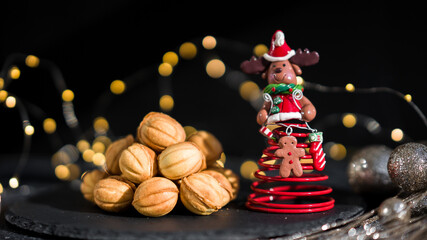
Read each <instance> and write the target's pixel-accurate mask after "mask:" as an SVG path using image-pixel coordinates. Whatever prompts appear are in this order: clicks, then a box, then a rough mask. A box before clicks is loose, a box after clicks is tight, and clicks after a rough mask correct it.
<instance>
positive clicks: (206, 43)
mask: <svg viewBox="0 0 427 240" xmlns="http://www.w3.org/2000/svg"><path fill="white" fill-rule="evenodd" d="M202 45H203V47H204V48H205V49H207V50H211V49H214V48H215V47H216V39H215V38H214V37H213V36H206V37H204V38H203V40H202Z"/></svg>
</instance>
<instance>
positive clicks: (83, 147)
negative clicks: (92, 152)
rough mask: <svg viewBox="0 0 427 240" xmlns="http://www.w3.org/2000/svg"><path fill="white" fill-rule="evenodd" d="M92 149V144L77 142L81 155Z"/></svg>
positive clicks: (83, 141)
mask: <svg viewBox="0 0 427 240" xmlns="http://www.w3.org/2000/svg"><path fill="white" fill-rule="evenodd" d="M89 148H90V144H89V142H88V141H86V140H84V139H82V140H80V141H78V142H77V149H79V151H80V152H81V153H83V152H84V151H86V150H88V149H89Z"/></svg>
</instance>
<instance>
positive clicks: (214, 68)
mask: <svg viewBox="0 0 427 240" xmlns="http://www.w3.org/2000/svg"><path fill="white" fill-rule="evenodd" d="M206 73H207V74H208V75H209V76H210V77H211V78H220V77H222V76H223V75H224V73H225V64H224V63H223V62H222V61H221V60H219V59H212V60H210V61H209V62H208V64H207V65H206Z"/></svg>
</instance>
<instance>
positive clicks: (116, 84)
mask: <svg viewBox="0 0 427 240" xmlns="http://www.w3.org/2000/svg"><path fill="white" fill-rule="evenodd" d="M125 90H126V84H125V83H124V82H123V81H122V80H114V81H112V82H111V84H110V91H111V92H112V93H114V94H116V95H120V94H122V93H123V92H124V91H125Z"/></svg>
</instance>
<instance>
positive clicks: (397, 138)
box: [391, 128, 404, 142]
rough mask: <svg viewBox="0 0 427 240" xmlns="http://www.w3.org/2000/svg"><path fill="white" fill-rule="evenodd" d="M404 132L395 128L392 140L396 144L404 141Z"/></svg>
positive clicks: (392, 132)
mask: <svg viewBox="0 0 427 240" xmlns="http://www.w3.org/2000/svg"><path fill="white" fill-rule="evenodd" d="M403 135H404V134H403V131H402V129H400V128H395V129H393V131H391V139H392V140H393V141H395V142H400V141H402V139H403Z"/></svg>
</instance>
